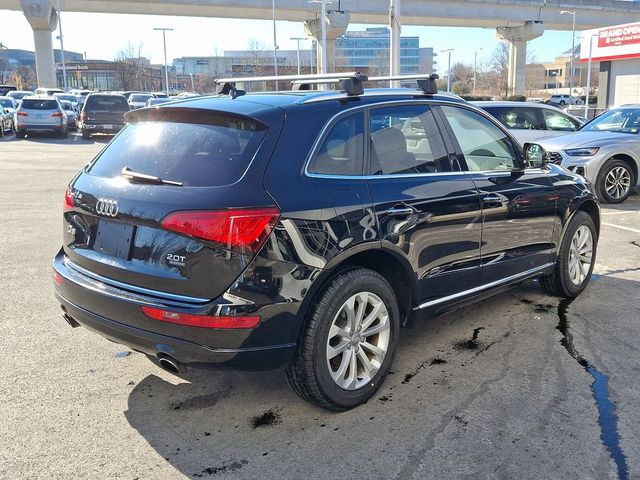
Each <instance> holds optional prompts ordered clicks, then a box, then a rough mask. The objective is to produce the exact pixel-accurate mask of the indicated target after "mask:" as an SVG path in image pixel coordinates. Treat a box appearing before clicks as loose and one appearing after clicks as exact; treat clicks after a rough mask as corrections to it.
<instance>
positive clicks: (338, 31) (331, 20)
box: [304, 12, 351, 73]
mask: <svg viewBox="0 0 640 480" xmlns="http://www.w3.org/2000/svg"><path fill="white" fill-rule="evenodd" d="M350 17H351V16H350V15H349V14H348V13H346V12H327V17H326V18H325V22H326V36H327V66H328V72H323V69H322V23H321V19H320V18H319V17H317V18H312V19H311V20H307V21H305V22H304V30H305V32H306V34H307V35H308V36H309V37H312V38H313V39H314V40H315V41H316V46H317V48H316V53H317V59H316V65H317V70H316V71H317V72H318V73H330V72H335V71H336V55H335V52H336V38H338V37H339V36H340V35H342V34H343V33H344V32H345V31H346V30H347V26H348V25H349V18H350Z"/></svg>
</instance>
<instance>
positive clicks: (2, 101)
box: [0, 98, 13, 108]
mask: <svg viewBox="0 0 640 480" xmlns="http://www.w3.org/2000/svg"><path fill="white" fill-rule="evenodd" d="M0 105H2V106H3V107H4V108H13V102H12V101H11V100H9V99H8V98H0Z"/></svg>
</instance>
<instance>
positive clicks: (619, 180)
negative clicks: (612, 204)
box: [604, 166, 631, 200]
mask: <svg viewBox="0 0 640 480" xmlns="http://www.w3.org/2000/svg"><path fill="white" fill-rule="evenodd" d="M604 188H605V190H606V191H607V194H608V195H609V196H610V197H611V198H613V199H615V200H619V199H620V198H623V197H624V196H625V195H626V194H627V193H628V192H629V189H630V188H631V173H629V170H627V169H626V168H625V167H622V166H618V167H615V168H612V169H611V171H610V172H609V173H608V174H607V177H606V178H605V181H604Z"/></svg>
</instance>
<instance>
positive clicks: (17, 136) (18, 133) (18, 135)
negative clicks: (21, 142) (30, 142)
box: [16, 130, 26, 138]
mask: <svg viewBox="0 0 640 480" xmlns="http://www.w3.org/2000/svg"><path fill="white" fill-rule="evenodd" d="M25 136H26V133H25V132H23V131H20V130H16V138H24V137H25Z"/></svg>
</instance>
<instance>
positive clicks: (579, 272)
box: [569, 225, 593, 285]
mask: <svg viewBox="0 0 640 480" xmlns="http://www.w3.org/2000/svg"><path fill="white" fill-rule="evenodd" d="M592 258H593V236H592V235H591V230H589V227H587V226H585V225H582V226H581V227H580V228H578V230H576V233H574V235H573V238H572V239H571V247H570V248H569V278H570V280H571V282H572V283H573V284H574V285H581V284H582V282H584V280H585V278H586V277H587V275H588V274H589V270H590V268H591V262H592Z"/></svg>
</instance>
